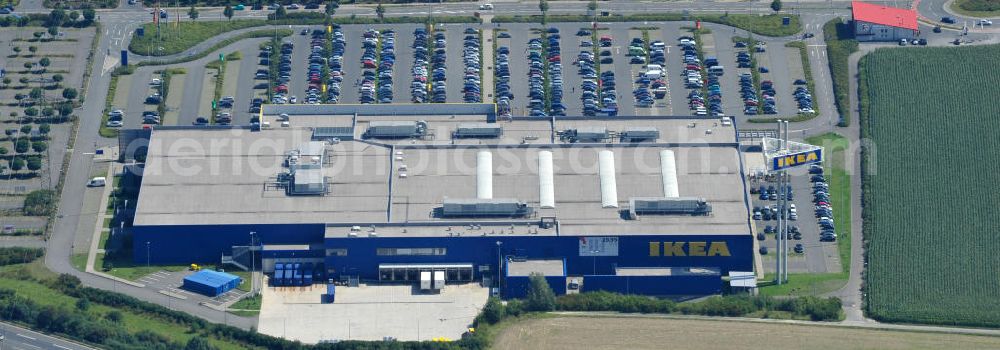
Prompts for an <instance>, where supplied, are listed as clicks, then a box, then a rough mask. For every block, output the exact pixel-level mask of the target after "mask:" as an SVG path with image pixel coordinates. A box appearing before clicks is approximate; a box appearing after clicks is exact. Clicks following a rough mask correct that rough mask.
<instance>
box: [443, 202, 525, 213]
mask: <svg viewBox="0 0 1000 350" xmlns="http://www.w3.org/2000/svg"><path fill="white" fill-rule="evenodd" d="M532 213H534V209H532V208H531V207H529V206H528V204H527V203H524V202H521V201H518V200H517V199H445V200H444V204H443V205H442V206H441V216H443V217H525V216H530V215H531V214H532Z"/></svg>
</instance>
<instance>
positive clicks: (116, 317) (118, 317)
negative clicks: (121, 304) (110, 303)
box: [104, 310, 125, 323]
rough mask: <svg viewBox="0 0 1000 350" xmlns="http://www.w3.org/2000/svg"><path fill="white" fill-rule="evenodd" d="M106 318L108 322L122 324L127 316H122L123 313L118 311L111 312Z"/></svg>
mask: <svg viewBox="0 0 1000 350" xmlns="http://www.w3.org/2000/svg"><path fill="white" fill-rule="evenodd" d="M104 317H105V318H107V319H108V321H111V322H114V323H121V322H122V321H123V320H125V315H124V314H122V312H121V311H118V310H111V311H110V312H108V314H107V315H105V316H104Z"/></svg>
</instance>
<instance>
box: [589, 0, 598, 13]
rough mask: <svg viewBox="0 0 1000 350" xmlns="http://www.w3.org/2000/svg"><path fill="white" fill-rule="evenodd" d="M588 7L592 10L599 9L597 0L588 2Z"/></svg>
mask: <svg viewBox="0 0 1000 350" xmlns="http://www.w3.org/2000/svg"><path fill="white" fill-rule="evenodd" d="M587 9H588V10H590V11H597V0H590V2H589V3H587Z"/></svg>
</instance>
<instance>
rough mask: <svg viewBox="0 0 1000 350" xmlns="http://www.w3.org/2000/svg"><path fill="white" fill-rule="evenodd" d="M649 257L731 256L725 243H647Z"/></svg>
mask: <svg viewBox="0 0 1000 350" xmlns="http://www.w3.org/2000/svg"><path fill="white" fill-rule="evenodd" d="M649 256H732V254H730V252H729V245H728V244H726V242H725V241H715V242H649Z"/></svg>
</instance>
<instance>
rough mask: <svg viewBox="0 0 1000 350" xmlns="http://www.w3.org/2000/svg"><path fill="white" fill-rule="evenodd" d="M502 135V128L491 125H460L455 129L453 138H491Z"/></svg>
mask: <svg viewBox="0 0 1000 350" xmlns="http://www.w3.org/2000/svg"><path fill="white" fill-rule="evenodd" d="M500 135H503V127H502V126H500V125H497V124H493V123H461V124H458V127H457V128H456V129H455V133H454V135H453V137H454V138H456V139H460V138H471V137H479V138H493V137H500Z"/></svg>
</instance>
